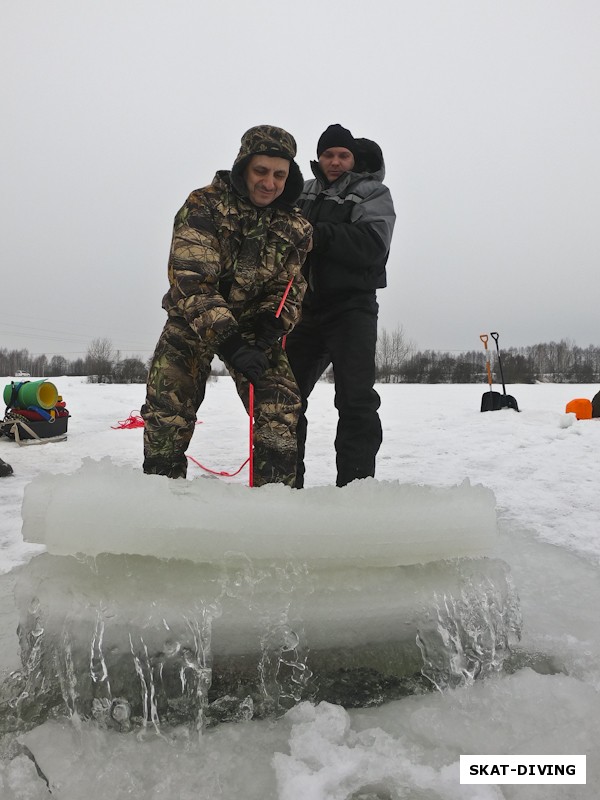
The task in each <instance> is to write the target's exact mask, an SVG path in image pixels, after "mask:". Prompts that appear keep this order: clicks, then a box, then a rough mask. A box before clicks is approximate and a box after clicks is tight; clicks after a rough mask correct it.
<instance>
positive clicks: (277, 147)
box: [235, 125, 297, 164]
mask: <svg viewBox="0 0 600 800" xmlns="http://www.w3.org/2000/svg"><path fill="white" fill-rule="evenodd" d="M296 153H297V148H296V140H295V139H294V137H293V136H292V134H291V133H288V132H287V131H284V130H283V128H277V127H275V125H256V126H255V127H254V128H250V130H248V131H246V133H245V134H244V135H243V136H242V146H241V147H240V152H239V153H238V155H237V158H236V160H235V164H238V163H239V162H240V161H242V160H244V159H246V158H248V157H249V156H255V155H261V154H262V155H267V156H279V157H280V158H287V159H288V160H289V161H292V159H294V158H295V157H296Z"/></svg>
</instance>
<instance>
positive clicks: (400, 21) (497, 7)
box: [0, 0, 600, 359]
mask: <svg viewBox="0 0 600 800" xmlns="http://www.w3.org/2000/svg"><path fill="white" fill-rule="evenodd" d="M1 6H2V15H1V18H2V26H1V31H0V82H1V83H0V92H1V93H0V104H1V110H2V125H1V126H0V145H1V154H2V167H1V187H2V191H1V195H0V204H1V205H0V264H1V268H2V282H1V284H0V347H7V348H9V349H13V348H16V347H27V348H28V349H29V350H30V352H31V353H34V354H35V353H40V352H43V353H46V354H48V355H52V354H54V353H58V354H62V355H65V356H66V357H67V358H69V359H73V358H76V357H78V355H82V354H85V351H86V349H87V346H88V345H89V343H90V341H91V340H92V339H96V338H104V337H106V338H109V339H110V340H111V341H112V343H113V345H114V346H115V348H116V349H119V350H120V351H121V353H122V355H124V356H125V355H140V356H141V357H143V358H144V359H145V358H147V357H148V356H149V355H150V354H151V352H152V350H153V348H154V345H155V343H156V340H157V338H158V335H159V333H160V330H161V328H162V325H163V322H164V319H165V315H164V312H163V311H162V309H161V307H160V303H161V298H162V295H163V294H164V292H165V291H166V288H167V275H166V262H167V255H168V249H169V244H170V238H171V227H172V222H173V217H174V215H175V212H176V211H177V209H178V208H179V207H180V206H181V204H182V203H183V201H184V200H185V198H186V197H187V195H188V193H189V192H190V191H191V190H192V189H195V188H197V187H200V186H204V185H206V184H208V183H210V181H211V180H212V178H213V175H214V173H215V171H216V170H217V169H227V168H229V167H230V166H231V164H232V162H233V159H234V157H235V155H236V154H237V151H238V147H239V140H240V137H241V135H242V133H243V132H244V131H245V130H246V129H247V128H249V127H251V126H253V125H256V124H261V123H271V124H275V125H280V126H282V127H284V128H286V129H288V130H289V131H290V132H291V133H293V134H294V136H295V137H296V139H297V142H298V147H299V154H298V163H299V164H300V167H301V169H302V171H303V173H304V176H305V177H309V176H310V166H309V164H310V160H311V159H312V158H314V157H315V147H316V142H317V139H318V137H319V135H320V134H321V132H322V131H323V130H324V128H325V127H326V126H327V125H329V124H330V123H332V122H339V123H341V124H343V125H345V126H346V127H349V128H350V129H351V130H352V132H353V133H354V134H355V135H356V136H366V137H368V138H371V139H375V140H377V141H378V142H379V143H380V145H381V147H382V148H383V152H384V156H385V160H386V180H385V182H386V184H387V185H388V186H389V187H390V189H391V192H392V195H393V198H394V202H395V206H396V213H397V223H396V230H395V235H394V242H393V246H392V251H391V255H390V259H389V263H388V274H389V285H388V288H387V289H385V290H383V291H381V292H380V293H379V300H380V308H381V315H380V322H381V325H382V326H383V327H385V328H387V329H388V330H389V331H392V330H394V329H395V328H396V327H397V326H400V325H401V326H402V327H403V329H404V333H405V335H406V336H407V338H409V339H411V340H412V341H413V342H414V343H415V344H416V345H417V346H418V347H419V348H421V349H426V348H434V349H437V350H469V349H479V348H480V347H481V342H480V341H479V334H480V333H484V332H488V331H490V330H497V331H499V332H500V345H501V347H510V346H525V345H530V344H535V343H537V342H542V341H550V340H559V339H562V338H568V339H571V340H573V341H575V342H576V343H577V344H579V345H581V346H584V347H585V346H587V345H589V344H595V345H598V344H600V323H599V319H600V303H599V300H600V298H599V294H600V292H599V288H600V85H599V84H600V46H599V42H600V3H599V2H598V0H412V1H411V2H405V1H404V0H372V2H364V0H361V1H360V2H357V0H298V2H294V3H292V2H275V1H274V0H252V2H241V0H211V2H206V0H97V2H84V1H83V0H52V2H48V0H19V2H14V0H1Z"/></svg>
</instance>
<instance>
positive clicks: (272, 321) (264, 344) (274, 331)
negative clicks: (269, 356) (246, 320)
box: [254, 313, 283, 350]
mask: <svg viewBox="0 0 600 800" xmlns="http://www.w3.org/2000/svg"><path fill="white" fill-rule="evenodd" d="M254 330H255V333H254V341H255V342H256V346H257V347H258V348H259V349H260V350H268V349H269V348H270V347H273V345H274V344H275V342H278V341H279V340H280V339H281V337H282V336H283V322H282V321H281V317H276V316H275V315H274V314H269V313H266V314H261V315H260V317H258V319H257V321H256V326H255V329H254Z"/></svg>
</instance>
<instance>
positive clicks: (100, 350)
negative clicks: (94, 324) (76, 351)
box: [85, 339, 115, 383]
mask: <svg viewBox="0 0 600 800" xmlns="http://www.w3.org/2000/svg"><path fill="white" fill-rule="evenodd" d="M114 362H115V353H114V351H113V346H112V342H111V341H110V339H94V340H93V341H92V342H91V343H90V346H89V347H88V349H87V353H86V356H85V364H86V370H87V374H88V377H93V378H94V379H95V380H97V381H98V383H110V380H111V377H112V372H113V366H114Z"/></svg>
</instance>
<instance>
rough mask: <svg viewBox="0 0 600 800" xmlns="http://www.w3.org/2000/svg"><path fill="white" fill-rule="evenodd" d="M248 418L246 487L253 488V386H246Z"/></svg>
mask: <svg viewBox="0 0 600 800" xmlns="http://www.w3.org/2000/svg"><path fill="white" fill-rule="evenodd" d="M248 417H249V420H250V443H249V451H248V452H249V455H248V463H249V465H250V466H249V467H248V472H249V475H248V486H254V384H253V383H251V384H249V386H248Z"/></svg>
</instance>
